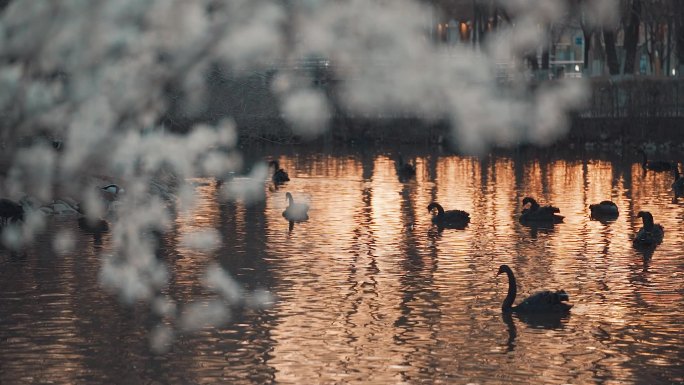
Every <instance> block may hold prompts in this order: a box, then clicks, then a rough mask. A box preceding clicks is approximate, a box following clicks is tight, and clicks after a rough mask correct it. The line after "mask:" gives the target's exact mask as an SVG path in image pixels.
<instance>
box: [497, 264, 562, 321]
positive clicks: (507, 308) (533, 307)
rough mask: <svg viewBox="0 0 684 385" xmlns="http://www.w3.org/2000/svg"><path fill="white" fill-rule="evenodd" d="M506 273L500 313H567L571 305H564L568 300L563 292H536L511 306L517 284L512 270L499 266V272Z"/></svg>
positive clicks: (505, 266) (506, 266)
mask: <svg viewBox="0 0 684 385" xmlns="http://www.w3.org/2000/svg"><path fill="white" fill-rule="evenodd" d="M501 273H506V275H507V276H508V295H506V298H505V299H504V301H503V304H501V311H503V312H504V313H509V312H516V313H567V312H569V311H570V308H572V306H573V305H571V304H569V303H566V302H568V301H569V300H570V297H569V296H568V293H566V292H565V290H556V291H549V290H544V291H538V292H536V293H534V294H532V295H531V296H529V297H527V298H525V299H524V300H523V301H522V302H520V303H519V304H518V305H516V306H513V302H514V301H515V296H516V294H517V291H518V290H517V287H516V285H517V283H516V280H515V275H513V270H511V268H510V267H508V265H501V266H499V272H498V273H497V274H496V275H497V276H498V275H499V274H501Z"/></svg>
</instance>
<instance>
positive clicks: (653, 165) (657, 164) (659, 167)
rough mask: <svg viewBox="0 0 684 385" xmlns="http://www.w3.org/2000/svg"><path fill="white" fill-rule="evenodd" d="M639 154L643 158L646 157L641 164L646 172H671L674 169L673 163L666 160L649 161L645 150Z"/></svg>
mask: <svg viewBox="0 0 684 385" xmlns="http://www.w3.org/2000/svg"><path fill="white" fill-rule="evenodd" d="M639 153H640V154H641V156H643V157H644V160H643V161H642V162H641V167H642V168H643V169H644V170H651V171H670V170H672V169H673V166H674V165H673V164H672V162H667V161H664V160H650V161H649V160H648V156H647V155H646V152H645V151H644V150H639Z"/></svg>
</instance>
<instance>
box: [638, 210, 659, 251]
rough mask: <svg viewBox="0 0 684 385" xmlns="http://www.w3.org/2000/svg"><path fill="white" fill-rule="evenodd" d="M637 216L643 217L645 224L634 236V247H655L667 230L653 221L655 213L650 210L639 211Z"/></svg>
mask: <svg viewBox="0 0 684 385" xmlns="http://www.w3.org/2000/svg"><path fill="white" fill-rule="evenodd" d="M637 218H641V220H642V221H643V224H644V226H643V227H642V228H641V229H639V231H638V232H637V233H636V235H635V236H634V239H633V240H632V244H633V245H634V247H654V246H655V245H657V244H659V243H660V242H662V241H663V236H664V235H665V230H664V229H663V226H661V225H660V224H658V223H653V215H651V213H650V212H648V211H639V213H638V214H637Z"/></svg>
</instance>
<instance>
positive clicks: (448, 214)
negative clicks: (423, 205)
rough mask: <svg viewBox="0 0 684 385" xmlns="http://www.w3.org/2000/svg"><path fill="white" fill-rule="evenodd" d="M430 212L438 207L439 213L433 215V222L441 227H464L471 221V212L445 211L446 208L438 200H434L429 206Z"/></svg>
mask: <svg viewBox="0 0 684 385" xmlns="http://www.w3.org/2000/svg"><path fill="white" fill-rule="evenodd" d="M427 209H428V212H433V210H435V209H437V214H436V215H433V216H432V223H434V224H435V225H437V226H438V227H441V228H453V229H460V228H464V227H466V226H467V225H468V223H469V222H470V214H468V213H467V212H465V211H462V210H449V211H444V208H443V207H442V206H441V205H440V204H439V203H437V202H432V203H430V204H429V205H428V207H427Z"/></svg>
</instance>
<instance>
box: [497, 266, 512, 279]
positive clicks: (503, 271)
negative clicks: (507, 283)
mask: <svg viewBox="0 0 684 385" xmlns="http://www.w3.org/2000/svg"><path fill="white" fill-rule="evenodd" d="M510 269H511V268H510V267H508V265H501V266H499V272H498V273H496V275H497V277H498V276H499V275H500V274H501V273H505V272H506V271H507V270H510Z"/></svg>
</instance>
